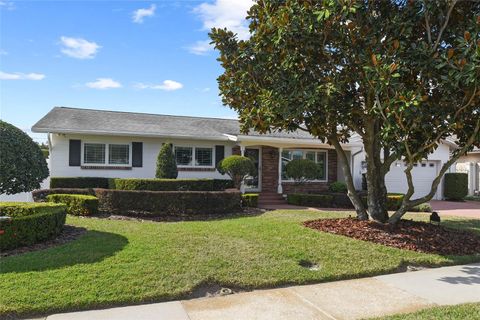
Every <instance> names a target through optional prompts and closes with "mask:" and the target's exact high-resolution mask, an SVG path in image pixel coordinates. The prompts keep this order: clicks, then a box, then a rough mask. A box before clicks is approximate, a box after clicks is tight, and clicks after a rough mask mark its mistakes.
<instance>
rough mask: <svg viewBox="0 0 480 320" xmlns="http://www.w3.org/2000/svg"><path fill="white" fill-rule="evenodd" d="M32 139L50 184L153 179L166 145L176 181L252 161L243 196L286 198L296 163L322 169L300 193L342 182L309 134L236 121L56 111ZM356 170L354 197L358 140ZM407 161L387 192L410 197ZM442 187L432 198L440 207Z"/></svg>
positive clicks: (356, 157)
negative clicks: (43, 152)
mask: <svg viewBox="0 0 480 320" xmlns="http://www.w3.org/2000/svg"><path fill="white" fill-rule="evenodd" d="M32 131H33V132H37V133H47V134H48V143H49V147H50V159H49V166H50V174H51V176H52V177H82V176H83V177H118V178H153V177H154V176H155V167H156V158H157V155H158V152H159V150H160V148H161V146H162V144H164V143H171V144H172V145H173V150H174V153H175V159H176V161H177V165H178V170H179V175H178V176H179V178H220V179H221V178H224V179H226V178H227V177H226V176H223V175H221V174H220V173H219V172H218V171H217V170H216V169H215V166H216V164H217V163H218V162H219V161H220V160H221V159H223V158H224V157H227V156H229V155H232V154H243V155H247V156H249V157H251V158H252V159H254V161H255V163H256V166H257V167H258V176H257V177H252V178H251V179H249V181H248V182H247V184H246V186H245V189H246V191H252V192H262V193H279V194H285V193H288V192H290V191H291V190H292V185H293V183H292V181H291V180H289V179H287V178H286V177H285V176H284V174H283V170H284V166H285V164H286V163H287V162H288V161H290V160H291V159H295V158H308V159H311V160H313V161H315V162H317V163H318V164H319V166H321V168H323V174H322V175H321V177H320V178H319V179H318V180H315V181H311V182H309V183H307V184H305V185H304V186H303V187H302V190H301V191H304V192H315V191H322V190H325V189H327V188H328V184H329V183H331V182H334V181H343V180H344V177H343V173H342V170H341V166H340V165H339V161H340V160H339V158H338V157H337V154H336V152H335V150H334V149H333V148H332V147H331V146H329V145H328V144H324V143H322V142H321V141H319V140H318V139H315V138H313V137H312V136H310V135H309V134H308V133H305V132H294V133H285V132H275V133H270V134H263V135H260V134H258V133H255V132H252V133H250V134H248V135H244V134H241V133H240V127H239V123H238V121H237V120H231V119H217V118H202V117H186V116H171V115H158V114H144V113H134V112H116V111H104V110H90V109H76V108H66V107H55V108H53V109H52V110H51V111H50V112H49V113H48V114H47V115H45V116H44V117H43V118H42V119H41V120H40V121H38V122H37V123H36V124H35V125H34V126H33V127H32ZM343 147H344V149H345V150H346V151H347V156H348V157H349V161H350V163H351V168H352V174H353V177H354V180H355V186H356V188H357V189H361V187H362V173H364V172H365V168H364V160H365V154H364V152H363V148H362V144H361V141H360V140H359V138H357V139H352V141H351V142H350V143H348V144H344V145H343ZM455 147H456V145H455V144H454V143H453V142H451V141H444V142H443V143H442V144H441V145H440V146H439V148H438V149H437V150H436V151H435V152H434V153H433V154H431V155H430V156H429V158H428V160H425V161H422V162H421V163H418V164H417V165H416V167H415V168H414V169H413V176H414V184H415V195H414V196H415V197H419V196H422V195H424V194H426V193H427V192H428V191H429V190H430V186H431V183H432V180H433V179H434V177H435V176H436V174H437V172H438V171H439V170H440V167H441V166H442V165H443V164H444V163H445V162H446V161H447V160H448V159H449V154H450V151H451V149H452V148H455ZM403 170H404V165H403V162H402V161H397V162H395V163H394V164H393V165H392V168H391V172H390V173H389V174H388V175H387V188H388V191H389V192H401V193H404V192H406V190H407V185H406V180H405V176H404V173H403ZM442 185H443V184H441V185H440V188H439V190H438V192H437V194H436V196H435V199H442V195H443V190H442V189H443V186H442Z"/></svg>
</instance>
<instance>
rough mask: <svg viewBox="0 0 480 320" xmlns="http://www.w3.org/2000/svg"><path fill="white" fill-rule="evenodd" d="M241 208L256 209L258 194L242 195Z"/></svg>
mask: <svg viewBox="0 0 480 320" xmlns="http://www.w3.org/2000/svg"><path fill="white" fill-rule="evenodd" d="M242 206H243V207H250V208H257V207H258V193H245V194H242Z"/></svg>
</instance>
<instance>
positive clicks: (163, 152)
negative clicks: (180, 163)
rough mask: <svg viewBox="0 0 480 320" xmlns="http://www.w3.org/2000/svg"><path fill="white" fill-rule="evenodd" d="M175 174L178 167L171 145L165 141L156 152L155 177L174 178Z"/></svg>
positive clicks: (176, 174)
mask: <svg viewBox="0 0 480 320" xmlns="http://www.w3.org/2000/svg"><path fill="white" fill-rule="evenodd" d="M177 176H178V169H177V163H176V161H175V157H174V155H173V150H172V145H171V144H170V143H165V144H164V145H163V146H162V148H161V149H160V152H159V153H158V157H157V171H156V172H155V177H156V178H159V179H176V178H177Z"/></svg>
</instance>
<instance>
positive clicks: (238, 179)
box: [217, 155, 257, 189]
mask: <svg viewBox="0 0 480 320" xmlns="http://www.w3.org/2000/svg"><path fill="white" fill-rule="evenodd" d="M217 169H218V171H219V172H220V173H221V174H227V175H228V176H229V177H230V178H231V179H232V181H233V185H234V186H235V188H237V189H240V186H241V184H242V182H243V180H244V179H245V178H246V177H248V176H254V175H255V174H256V170H257V169H256V168H255V164H254V163H253V161H252V160H251V159H250V158H248V157H243V156H238V155H233V156H230V157H226V158H225V159H223V160H222V161H220V163H219V164H218V168H217Z"/></svg>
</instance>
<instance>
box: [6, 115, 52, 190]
mask: <svg viewBox="0 0 480 320" xmlns="http://www.w3.org/2000/svg"><path fill="white" fill-rule="evenodd" d="M48 174H49V173H48V166H47V162H46V161H45V157H44V156H43V153H42V150H40V147H39V146H38V144H36V143H35V142H33V140H32V138H30V137H29V136H28V135H27V134H26V133H25V132H23V131H22V130H20V129H18V128H17V127H15V126H13V125H11V124H9V123H7V122H4V121H2V120H0V194H2V193H6V194H15V193H19V192H28V191H32V190H33V189H37V188H39V187H40V183H41V182H42V181H43V180H44V179H45V178H47V177H48Z"/></svg>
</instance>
